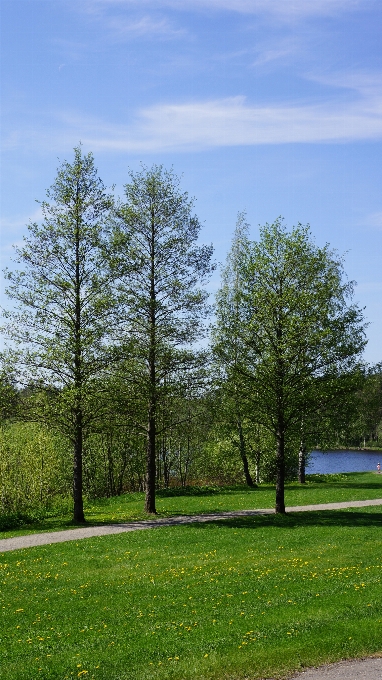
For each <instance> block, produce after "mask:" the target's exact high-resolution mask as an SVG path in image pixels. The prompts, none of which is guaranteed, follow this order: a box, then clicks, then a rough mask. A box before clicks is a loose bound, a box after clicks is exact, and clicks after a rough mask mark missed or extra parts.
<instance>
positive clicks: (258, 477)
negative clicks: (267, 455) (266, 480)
mask: <svg viewBox="0 0 382 680" xmlns="http://www.w3.org/2000/svg"><path fill="white" fill-rule="evenodd" d="M260 459H261V452H260V451H256V484H260Z"/></svg>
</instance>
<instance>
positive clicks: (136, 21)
mask: <svg viewBox="0 0 382 680" xmlns="http://www.w3.org/2000/svg"><path fill="white" fill-rule="evenodd" d="M103 23H104V26H105V28H106V29H107V30H108V31H109V32H112V34H113V36H114V37H120V38H124V37H129V38H131V37H144V36H156V37H166V38H174V37H180V36H182V35H184V33H185V31H184V30H183V29H181V28H176V27H175V26H174V25H173V24H172V23H171V22H170V21H169V20H168V19H167V18H161V19H155V18H154V17H151V16H149V15H145V16H141V17H138V18H125V17H108V18H104V19H103Z"/></svg>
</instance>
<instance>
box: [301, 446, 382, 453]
mask: <svg viewBox="0 0 382 680" xmlns="http://www.w3.org/2000/svg"><path fill="white" fill-rule="evenodd" d="M315 451H319V452H320V453H344V452H345V451H352V452H354V453H381V454H382V448H378V449H377V448H373V449H368V448H366V449H364V448H359V447H357V448H356V447H355V446H348V447H346V448H345V447H344V448H342V449H328V450H327V451H323V450H322V449H313V451H312V452H311V453H314V452H315Z"/></svg>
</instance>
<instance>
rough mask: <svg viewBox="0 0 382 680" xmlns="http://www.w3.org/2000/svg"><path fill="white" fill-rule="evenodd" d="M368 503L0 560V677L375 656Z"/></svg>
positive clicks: (215, 679)
mask: <svg viewBox="0 0 382 680" xmlns="http://www.w3.org/2000/svg"><path fill="white" fill-rule="evenodd" d="M381 528H382V513H381V510H380V508H377V507H374V508H373V507H371V508H364V509H362V510H360V509H357V510H346V511H325V512H312V513H301V514H297V513H296V514H290V515H287V516H285V517H280V516H263V517H254V518H240V519H235V520H226V521H221V522H218V523H207V524H200V525H195V524H194V525H188V526H177V527H172V528H162V529H160V530H151V531H138V532H134V533H128V534H120V535H116V536H104V537H99V538H92V539H86V540H82V541H79V542H78V543H75V542H69V543H63V544H59V545H57V544H56V545H51V546H46V547H39V548H30V549H28V550H19V551H15V552H13V553H5V554H3V555H0V562H1V569H0V583H1V597H2V600H3V601H2V602H1V607H2V609H1V612H2V619H1V632H0V637H1V640H0V649H1V650H2V651H1V661H0V669H1V670H0V679H1V680H9V678H12V680H35V678H40V679H42V680H68V679H70V678H86V679H89V680H90V678H91V679H94V680H125V679H126V680H127V679H129V680H223V679H224V680H228V679H230V680H233V679H235V680H239V679H244V678H246V679H249V678H251V679H255V678H264V677H268V678H269V677H279V678H281V677H285V676H286V675H287V674H289V673H292V672H293V671H295V670H298V669H302V668H304V667H306V666H310V665H313V664H319V663H324V662H329V661H335V660H339V659H341V658H352V657H357V656H362V655H368V654H372V653H375V652H378V651H379V650H381V647H382V645H381V639H382V602H381V598H380V591H381V579H382V533H381Z"/></svg>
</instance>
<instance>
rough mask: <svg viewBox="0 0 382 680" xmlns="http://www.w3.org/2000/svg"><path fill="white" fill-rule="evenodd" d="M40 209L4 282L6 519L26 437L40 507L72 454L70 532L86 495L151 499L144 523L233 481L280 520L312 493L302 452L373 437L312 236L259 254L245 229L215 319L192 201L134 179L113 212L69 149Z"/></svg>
mask: <svg viewBox="0 0 382 680" xmlns="http://www.w3.org/2000/svg"><path fill="white" fill-rule="evenodd" d="M41 209H42V214H43V218H42V221H41V223H40V224H38V223H31V224H29V226H28V235H27V236H26V237H25V238H24V242H23V244H22V245H21V246H20V247H17V248H16V249H15V250H16V258H15V261H16V267H15V268H14V269H12V270H7V271H6V279H7V282H8V285H7V294H8V296H9V299H10V300H11V301H12V302H13V305H12V308H11V309H8V310H5V311H4V312H3V316H4V326H3V331H4V334H5V336H6V337H7V338H8V341H9V343H8V345H9V346H8V349H7V350H6V351H4V353H3V356H2V375H1V380H0V401H1V403H0V406H1V417H2V432H3V434H2V436H3V442H4V443H3V446H5V448H4V455H3V456H2V458H3V463H2V467H1V470H0V472H1V475H2V481H1V483H2V510H3V512H6V511H7V510H9V508H10V505H12V503H11V501H10V500H9V501H8V500H7V498H8V496H7V492H6V488H5V487H6V485H7V484H8V485H9V484H11V482H10V481H9V480H10V479H11V478H12V474H15V475H16V476H15V479H16V478H17V479H18V480H20V479H21V478H22V473H21V471H20V470H18V469H17V467H18V466H17V460H19V459H18V458H17V456H18V455H19V454H17V450H18V451H19V452H20V446H22V447H24V449H25V447H26V448H28V446H30V437H32V439H33V437H35V438H36V437H37V439H36V442H37V440H38V438H39V437H40V439H41V437H42V439H43V440H44V442H45V443H44V444H41V445H40V444H39V445H37V444H35V445H34V446H40V448H39V449H38V450H39V451H40V452H41V455H40V454H39V455H38V456H37V458H39V456H40V458H41V461H42V462H41V463H39V465H40V468H41V469H40V471H39V472H38V474H37V473H36V474H37V477H36V479H37V478H39V479H40V480H41V482H40V493H41V500H42V498H43V493H45V492H43V489H45V486H46V484H45V482H44V480H45V478H46V475H47V474H48V470H49V469H51V470H52V472H51V478H52V479H51V481H50V482H49V484H47V486H46V488H47V489H48V487H49V485H50V486H52V485H53V486H54V481H53V477H54V474H56V478H57V479H58V478H59V477H60V475H58V473H57V469H58V468H57V469H56V468H55V467H54V465H53V462H52V461H53V459H55V456H56V457H57V456H58V458H57V461H58V459H60V460H61V463H62V465H63V469H65V470H66V472H63V476H62V479H63V480H64V479H66V482H65V483H66V484H67V459H68V450H69V448H70V449H71V452H72V453H71V458H72V495H73V501H74V512H73V518H74V520H75V521H76V522H84V521H85V516H84V504H83V494H84V488H85V492H86V493H87V494H88V495H89V494H90V495H91V494H93V495H102V494H103V495H115V494H120V493H122V492H123V491H125V490H126V489H144V490H145V496H146V500H145V510H146V512H148V513H155V512H156V503H155V498H156V489H157V488H158V486H167V487H169V486H171V484H173V483H174V482H175V481H176V483H180V484H182V485H186V483H187V482H188V481H189V480H190V479H192V480H194V481H195V480H198V481H199V482H200V480H204V481H206V480H211V479H214V480H216V479H220V480H222V479H223V478H224V480H225V481H231V482H232V481H234V479H235V477H236V478H237V475H238V474H240V475H241V476H243V477H244V479H245V481H246V483H247V484H248V485H250V486H253V487H254V486H255V485H256V484H258V483H260V481H261V480H262V479H268V480H272V481H274V482H275V485H276V512H278V513H284V512H285V501H284V485H285V480H286V479H287V478H290V477H291V476H293V475H295V474H297V473H298V476H299V479H300V481H301V482H302V483H303V482H304V481H305V464H306V456H307V454H308V452H309V451H310V450H311V449H312V448H313V447H315V446H320V447H322V448H325V447H329V446H333V445H341V444H342V445H344V444H346V445H349V443H352V444H355V445H359V444H360V443H361V442H362V441H363V443H364V444H366V440H370V439H374V440H375V439H376V438H377V437H378V428H379V426H380V421H381V416H382V411H381V410H382V367H381V365H378V366H375V367H367V366H365V365H364V363H363V362H362V353H363V350H364V347H365V345H366V336H365V329H366V324H365V320H364V315H363V310H362V309H360V308H359V306H358V305H357V304H356V303H355V302H354V284H353V283H352V282H350V281H348V280H347V279H346V276H345V272H344V268H343V260H342V258H341V257H340V256H338V255H337V253H336V252H335V251H333V250H331V248H330V246H329V245H325V246H324V247H318V246H317V245H316V243H315V241H314V239H313V237H312V235H311V233H310V229H309V227H308V226H303V225H301V224H298V225H297V226H296V227H294V228H293V229H291V230H288V229H287V228H286V227H285V226H284V223H283V221H282V220H281V219H278V220H276V221H275V222H274V223H273V224H271V225H268V224H267V225H265V226H264V227H262V228H261V229H260V236H259V239H258V240H257V241H253V240H251V238H250V233H249V225H248V224H247V223H246V217H245V214H243V213H242V214H239V216H238V221H237V225H236V229H235V233H234V237H233V241H232V247H231V250H230V252H229V254H228V257H227V262H226V265H225V267H224V268H223V270H222V281H221V286H220V289H219V291H218V293H217V296H216V301H215V304H214V305H211V303H210V302H209V295H208V292H207V290H206V284H207V282H208V280H209V278H210V277H211V275H212V273H213V272H214V270H215V263H214V261H213V247H212V245H200V244H199V236H200V231H201V224H200V222H199V220H198V218H197V217H196V215H195V214H194V212H193V201H192V200H190V198H189V197H188V195H187V193H185V192H183V191H182V190H181V188H180V182H179V179H178V178H177V177H176V175H175V174H174V173H173V172H172V171H171V170H170V171H168V170H166V169H165V168H163V167H162V166H153V167H151V168H146V167H144V166H143V167H142V169H141V170H140V171H139V172H135V173H134V172H131V173H130V175H129V182H128V183H127V184H126V185H125V187H124V197H123V199H118V200H117V199H116V198H115V197H114V196H113V195H112V194H111V193H109V192H108V191H107V189H106V187H105V186H104V184H103V182H102V181H101V179H100V178H99V176H98V173H97V170H96V168H95V165H94V159H93V156H92V154H86V155H84V154H83V153H82V150H81V147H77V148H76V149H75V150H74V160H73V162H72V163H69V162H63V163H62V164H61V166H60V167H59V169H58V172H57V176H56V179H55V181H54V183H53V185H52V187H51V188H50V189H49V190H48V191H47V198H46V200H45V201H43V202H42V203H41ZM209 324H210V325H212V328H209ZM16 425H17V426H18V428H19V429H18V430H17V432H18V434H17V436H16V435H15V432H16V430H15V427H16ZM12 427H13V430H12ZM6 428H8V430H7V432H8V434H7V435H6V434H4V433H5V430H6ZM9 428H11V429H9ZM28 428H29V429H28ZM31 428H32V429H31ZM33 428H35V429H33ZM36 428H37V429H36ZM39 428H40V429H39ZM11 430H12V432H11ZM28 433H29V434H28ZM15 436H16V439H17V437H19V440H18V441H19V443H17V442H16V443H15V442H14V443H13V444H12V441H11V440H12V437H15ZM4 437H5V438H4ZM7 437H8V439H7ZM23 437H24V439H23ZM28 437H29V440H28ZM44 437H45V439H44ZM49 437H50V439H49ZM52 438H53V439H52ZM53 440H54V441H53ZM15 441H16V440H15ZM28 441H29V444H28ZM33 441H35V440H33ZM39 441H40V440H39ZM41 441H42V440H41ZM6 442H8V443H6ZM9 442H11V443H9ZM22 442H24V443H22ZM49 442H50V443H49ZM12 446H13V447H14V448H13V449H12ZM7 447H8V448H7ZM32 448H33V447H32ZM11 450H12V451H13V454H12V455H13V458H12V456H11V454H10V453H9V452H10V451H11ZM50 450H51V451H52V453H51V455H50V456H49V454H48V453H43V451H45V452H47V451H50ZM7 451H8V453H7ZM53 451H55V452H56V453H53ZM57 451H61V453H60V454H57ZM15 452H16V453H15ZM7 456H8V458H7ZM11 458H12V461H13V462H12V463H11V462H10V460H11ZM40 458H39V460H40ZM35 460H36V455H32V454H31V466H32V467H33V465H34V464H35ZM7 461H8V462H7ZM33 461H34V462H33ZM61 463H60V464H59V463H58V462H57V465H58V467H59V466H60V465H61ZM55 464H56V463H55ZM12 466H13V467H12ZM44 466H45V467H44ZM238 466H239V467H240V473H238V469H239V468H238ZM19 467H20V466H19ZM12 470H13V472H12ZM54 470H56V472H55V473H54ZM23 474H24V473H23ZM49 474H50V473H49ZM7 475H8V477H7ZM20 475H21V477H20ZM44 475H45V477H44ZM65 475H66V477H65ZM24 476H25V479H26V478H27V476H28V470H25V475H24ZM46 479H47V478H46ZM65 483H64V481H63V482H62V484H63V486H65ZM17 484H19V482H17ZM17 484H16V486H17ZM20 484H21V482H20ZM36 484H37V482H36ZM44 484H45V486H44ZM32 486H33V485H32ZM29 487H31V484H29ZM22 488H24V487H22V484H21V486H20V489H22ZM49 488H50V487H49ZM52 488H53V487H52ZM23 493H26V492H24V491H22V490H21V491H20V496H22V494H23ZM47 493H48V492H47ZM10 497H11V496H9V498H10ZM7 504H8V505H7Z"/></svg>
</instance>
